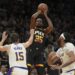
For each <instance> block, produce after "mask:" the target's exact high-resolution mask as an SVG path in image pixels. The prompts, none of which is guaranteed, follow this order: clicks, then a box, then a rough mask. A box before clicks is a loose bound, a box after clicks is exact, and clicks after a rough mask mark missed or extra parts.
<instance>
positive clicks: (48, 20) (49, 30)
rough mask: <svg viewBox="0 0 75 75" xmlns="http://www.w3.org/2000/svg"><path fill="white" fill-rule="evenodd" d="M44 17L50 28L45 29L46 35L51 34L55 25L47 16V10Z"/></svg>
mask: <svg viewBox="0 0 75 75" xmlns="http://www.w3.org/2000/svg"><path fill="white" fill-rule="evenodd" d="M44 16H45V18H46V20H47V22H48V27H47V28H46V29H45V33H46V34H48V33H49V32H51V31H52V30H53V24H52V21H51V19H50V18H49V17H48V15H47V10H46V11H44Z"/></svg>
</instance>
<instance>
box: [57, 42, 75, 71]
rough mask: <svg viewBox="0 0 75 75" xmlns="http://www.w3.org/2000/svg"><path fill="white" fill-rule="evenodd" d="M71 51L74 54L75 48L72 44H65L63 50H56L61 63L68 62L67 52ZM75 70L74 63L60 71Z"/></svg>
mask: <svg viewBox="0 0 75 75" xmlns="http://www.w3.org/2000/svg"><path fill="white" fill-rule="evenodd" d="M70 51H73V52H74V53H75V47H74V45H73V44H72V43H66V44H65V46H64V47H63V48H59V49H58V50H57V55H58V56H60V57H61V58H62V60H63V63H65V62H67V61H68V60H69V56H68V55H67V53H68V52H70ZM74 68H75V62H74V63H72V64H70V65H68V66H66V67H64V68H63V69H62V70H63V72H66V71H69V70H71V69H74Z"/></svg>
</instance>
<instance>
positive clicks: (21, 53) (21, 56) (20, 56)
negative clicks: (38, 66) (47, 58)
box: [15, 52, 24, 61]
mask: <svg viewBox="0 0 75 75" xmlns="http://www.w3.org/2000/svg"><path fill="white" fill-rule="evenodd" d="M15 54H16V61H20V60H21V61H22V60H24V56H23V52H15Z"/></svg>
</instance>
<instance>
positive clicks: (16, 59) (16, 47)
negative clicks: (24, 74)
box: [8, 43, 27, 68]
mask: <svg viewBox="0 0 75 75" xmlns="http://www.w3.org/2000/svg"><path fill="white" fill-rule="evenodd" d="M8 55H9V65H10V67H14V66H18V67H25V68H27V65H26V49H25V47H24V46H23V44H21V43H19V44H11V48H10V50H9V51H8Z"/></svg>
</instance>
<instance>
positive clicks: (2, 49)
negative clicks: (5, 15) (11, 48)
mask: <svg viewBox="0 0 75 75" xmlns="http://www.w3.org/2000/svg"><path fill="white" fill-rule="evenodd" d="M7 37H8V34H7V32H6V31H4V32H3V34H2V40H1V41H0V51H7V50H8V48H7V46H2V45H3V43H4V42H5V40H6V39H7Z"/></svg>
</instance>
